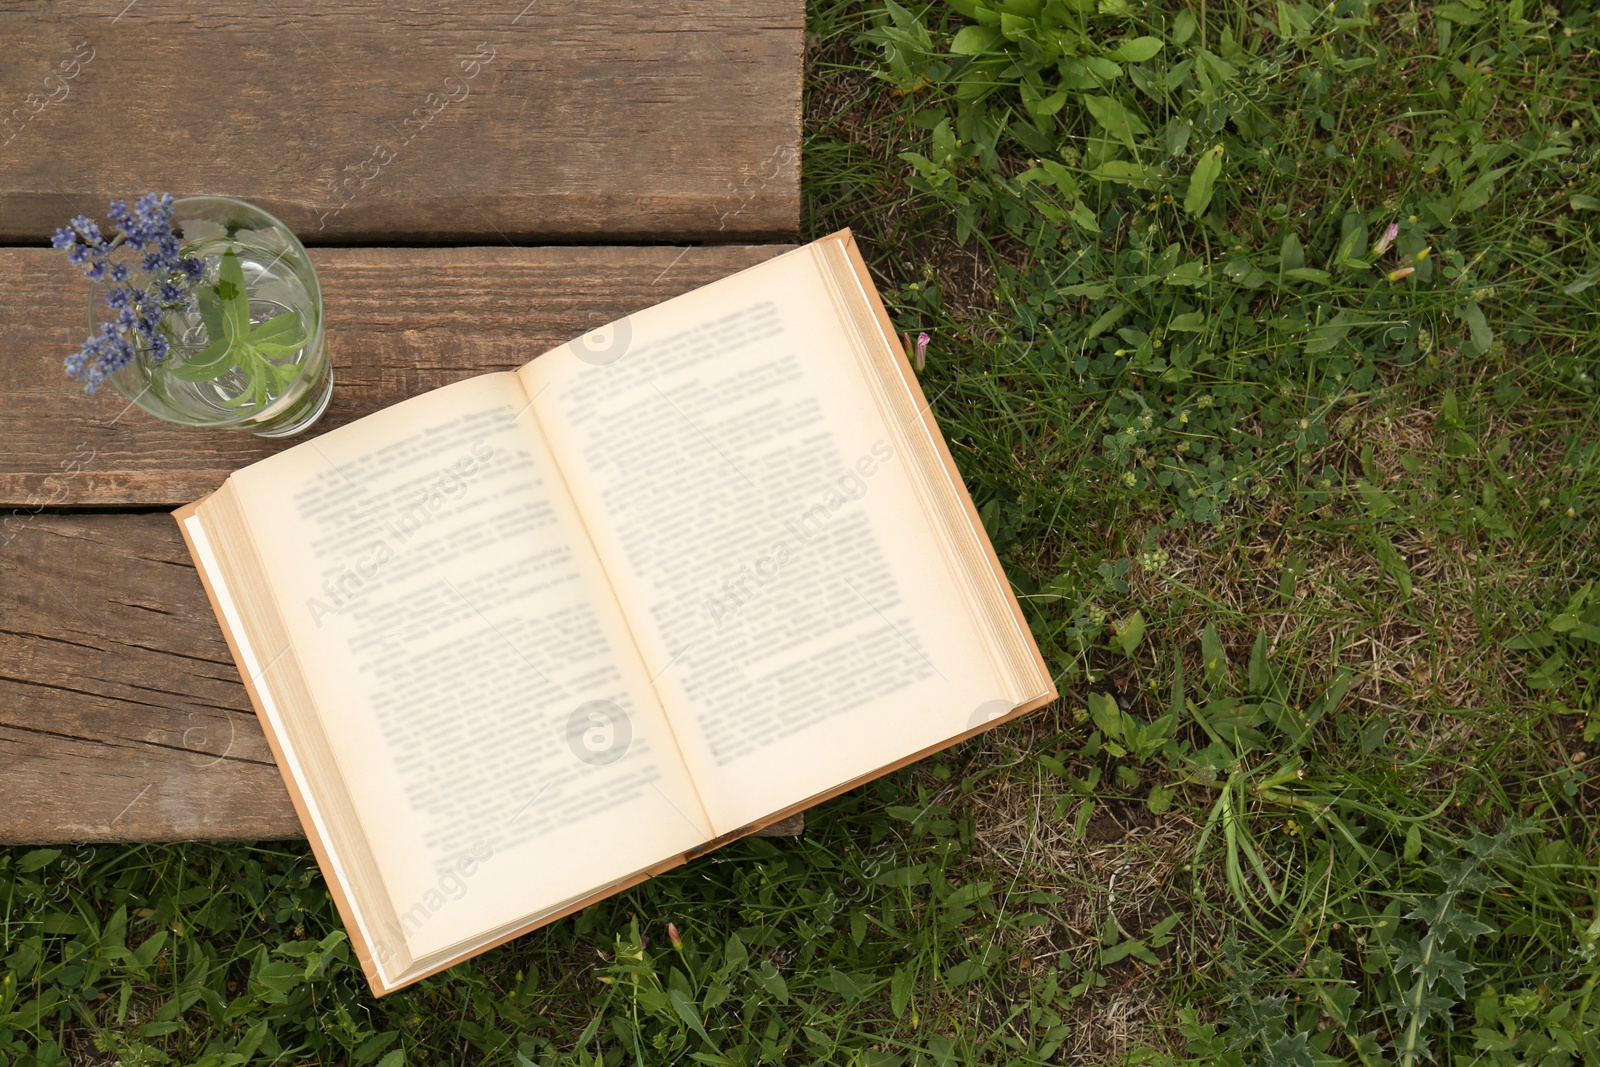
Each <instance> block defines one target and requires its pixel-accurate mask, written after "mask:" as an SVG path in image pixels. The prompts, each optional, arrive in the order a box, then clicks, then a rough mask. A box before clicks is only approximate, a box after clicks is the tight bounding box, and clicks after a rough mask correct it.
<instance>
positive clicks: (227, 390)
mask: <svg viewBox="0 0 1600 1067" xmlns="http://www.w3.org/2000/svg"><path fill="white" fill-rule="evenodd" d="M172 224H173V228H174V229H175V230H177V231H178V233H179V234H180V235H181V237H182V241H183V252H184V254H185V255H189V256H195V257H197V258H199V259H202V260H204V261H205V264H206V274H205V279H204V281H203V282H202V283H201V284H202V285H216V284H217V280H218V276H219V273H220V271H221V269H222V262H223V257H224V255H225V254H226V253H228V252H232V253H234V254H235V255H236V256H237V257H238V260H239V266H240V267H241V268H242V270H243V274H244V288H245V293H246V294H247V296H248V297H249V302H250V325H251V326H252V327H255V326H259V325H261V324H262V323H264V322H267V321H268V320H270V319H274V318H277V317H279V316H282V315H284V314H293V315H294V316H296V319H297V321H298V324H299V331H298V333H296V334H294V335H293V336H296V337H298V338H303V343H301V344H300V345H299V348H298V350H297V351H294V352H292V353H290V354H284V355H280V356H275V357H273V358H270V359H268V358H266V357H264V356H260V355H256V354H253V353H251V354H248V356H247V357H246V358H245V359H244V360H243V361H242V362H238V363H233V364H231V365H229V366H227V367H225V368H223V369H221V371H220V373H217V374H215V375H213V376H206V377H202V379H201V380H199V381H193V380H190V378H192V377H193V376H194V375H193V374H192V373H191V374H190V376H189V377H185V376H184V375H183V373H182V368H183V367H184V366H186V365H188V364H189V363H190V361H191V360H193V359H194V358H195V357H196V356H198V355H199V354H200V353H201V352H202V351H204V350H205V348H206V347H207V346H208V345H209V344H210V343H211V341H212V340H214V338H212V337H211V336H210V335H209V332H208V330H207V329H206V324H205V322H204V321H203V320H202V318H201V315H200V313H199V311H198V310H195V311H190V312H182V311H171V312H168V313H167V317H166V319H165V320H164V323H163V331H164V332H165V334H166V336H167V338H168V340H169V342H170V343H171V351H170V352H169V354H168V355H167V356H166V358H165V359H163V360H161V361H160V362H159V363H158V362H156V361H155V360H153V359H152V358H151V355H150V353H149V351H148V350H146V349H140V350H139V351H138V352H137V354H136V355H135V357H134V359H133V360H132V361H130V362H129V363H128V364H127V365H126V366H124V367H123V368H121V369H120V370H118V371H116V372H115V373H113V374H112V375H111V376H110V381H111V383H112V384H113V385H115V386H116V387H117V390H118V391H119V392H121V393H122V395H123V396H125V397H127V398H128V399H129V400H130V401H132V402H133V403H134V404H137V405H138V406H139V407H141V408H143V409H144V410H145V411H148V412H149V413H150V414H152V415H154V416H156V417H157V418H161V419H165V420H167V421H168V422H174V423H178V424H180V425H184V426H204V427H213V428H217V429H230V430H246V431H248V432H250V433H253V434H256V435H257V436H259V437H289V436H291V435H293V434H297V433H299V432H300V431H302V430H304V429H305V428H306V427H308V426H310V425H311V424H312V423H314V422H316V421H317V419H318V418H319V417H320V416H321V415H322V413H323V411H325V410H326V409H327V407H328V400H329V398H330V397H331V396H332V395H333V366H332V364H331V363H330V361H329V359H328V341H327V336H326V335H325V333H324V331H323V323H322V286H321V284H320V283H319V282H318V281H317V270H316V268H315V267H314V266H312V264H311V257H310V256H309V255H308V254H307V253H306V249H305V246H304V245H302V244H301V243H300V241H299V239H298V238H296V237H295V235H294V234H293V233H292V232H290V230H289V228H288V227H287V226H285V225H284V224H283V223H281V222H279V221H278V220H277V219H276V218H274V217H273V216H271V215H269V214H268V213H267V212H265V211H263V210H261V209H260V208H258V207H256V206H255V205H254V204H247V203H245V202H244V201H243V200H234V199H232V198H231V197H226V196H187V197H184V198H183V199H181V200H178V201H176V202H175V203H174V205H173V217H172ZM101 290H102V287H101V286H100V285H93V286H91V288H90V294H89V333H90V336H93V335H95V334H96V333H98V332H99V329H100V324H101V322H103V321H105V320H106V319H107V318H109V317H110V316H112V315H114V314H115V312H113V311H112V310H111V309H110V308H109V307H108V306H107V305H106V302H105V300H104V298H103V296H102V295H101ZM291 343H293V342H291ZM199 366H200V365H196V367H197V368H198V367H199ZM200 373H201V374H202V375H204V373H205V372H204V371H203V370H202V371H200Z"/></svg>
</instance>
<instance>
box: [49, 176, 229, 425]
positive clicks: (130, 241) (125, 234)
mask: <svg viewBox="0 0 1600 1067" xmlns="http://www.w3.org/2000/svg"><path fill="white" fill-rule="evenodd" d="M173 203H174V202H173V199H172V197H171V196H170V195H169V194H167V193H159V194H158V193H147V194H145V195H144V196H141V197H140V198H139V199H138V200H136V201H134V205H133V207H132V208H131V209H130V208H129V207H128V204H127V201H125V200H113V201H111V204H110V207H109V209H108V210H107V212H106V215H107V217H108V218H109V219H110V220H111V224H112V225H113V226H115V227H116V229H117V236H116V238H115V239H113V240H110V241H108V240H106V238H105V236H104V235H103V234H102V233H101V232H100V227H99V226H98V225H97V224H96V223H95V221H94V220H93V219H91V218H89V217H88V216H85V215H75V216H73V218H71V219H70V220H68V222H67V225H66V226H63V227H62V228H61V229H59V230H57V231H56V232H55V234H54V235H53V236H52V237H51V239H50V244H51V245H52V246H53V247H55V248H57V249H60V250H62V251H64V252H66V254H67V261H68V262H70V263H71V264H72V265H73V266H75V267H78V268H79V269H81V270H82V271H83V273H84V275H85V276H86V277H87V278H89V279H90V280H91V281H96V282H99V281H103V280H105V279H106V278H108V277H109V278H110V280H111V282H112V283H113V284H112V285H111V286H110V287H109V288H107V290H106V304H107V306H109V307H110V308H111V309H112V310H113V311H114V312H116V314H115V316H114V317H113V318H111V319H109V320H107V321H106V322H103V323H101V326H100V332H99V334H97V335H95V336H91V337H90V338H89V339H88V340H86V341H84V343H83V347H82V348H81V349H79V350H78V351H77V352H76V353H74V354H73V355H71V356H68V357H67V359H66V361H65V364H64V365H65V367H66V371H67V373H68V374H70V375H72V376H73V377H74V378H77V379H79V380H81V381H82V382H83V387H84V390H85V391H86V392H89V393H93V392H94V391H95V388H96V387H97V386H99V385H100V384H101V383H102V382H104V381H105V379H106V378H107V377H108V376H110V375H112V374H115V373H116V372H117V371H118V370H120V369H121V368H123V367H125V366H127V365H128V363H129V362H130V361H131V360H132V359H133V358H134V356H135V354H136V353H137V352H138V351H140V350H141V349H142V350H143V351H145V352H146V353H148V354H149V356H150V359H151V361H152V362H156V363H160V362H161V361H162V360H164V359H165V358H166V357H167V354H168V352H169V351H170V349H171V342H170V341H169V340H168V338H167V337H166V336H165V335H164V334H163V333H162V320H163V319H164V318H165V317H166V315H167V313H168V312H169V311H175V310H184V311H188V310H192V309H193V306H194V288H195V286H196V285H198V284H199V283H200V281H201V280H202V279H203V278H204V277H205V263H204V262H203V261H202V260H199V259H196V258H194V257H192V256H184V255H183V244H182V242H181V241H180V240H179V238H178V235H177V234H176V233H174V232H173V230H172V212H173ZM123 246H126V247H127V248H129V249H131V250H133V251H135V252H143V253H144V255H143V256H141V257H140V259H139V267H140V269H141V270H142V271H143V272H144V275H145V277H143V278H141V279H139V280H138V281H137V283H135V284H130V282H133V281H134V279H133V270H132V268H131V267H130V266H129V265H128V264H127V263H124V262H117V263H112V262H111V256H112V254H113V253H114V252H116V250H117V249H118V248H121V247H123Z"/></svg>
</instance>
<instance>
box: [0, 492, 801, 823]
mask: <svg viewBox="0 0 1600 1067" xmlns="http://www.w3.org/2000/svg"><path fill="white" fill-rule="evenodd" d="M3 560H4V579H3V580H0V768H3V773H0V842H3V843H9V844H35V843H56V842H64V841H172V840H181V839H188V838H202V839H226V838H234V839H258V840H260V839H270V838H290V837H301V836H304V835H303V834H302V833H301V830H300V823H299V820H298V819H297V818H296V817H295V812H294V808H293V807H292V806H291V805H290V803H289V795H288V793H287V792H286V791H285V789H284V786H283V779H282V778H281V777H280V776H279V774H278V769H277V767H276V766H275V765H274V763H273V760H272V752H271V750H270V749H269V748H268V747H267V743H266V740H265V738H263V737H262V734H261V727H260V725H259V724H258V723H257V721H256V717H255V714H254V712H253V711H252V710H251V708H250V701H249V698H248V697H246V696H245V691H244V686H243V685H241V684H240V681H239V674H238V671H237V670H236V669H235V668H234V665H233V659H232V657H231V656H230V655H229V654H228V646H227V644H226V642H224V641H223V639H222V631H221V630H220V629H218V627H217V621H216V617H215V616H214V615H213V614H212V612H211V605H210V604H209V603H207V601H206V595H205V591H204V590H203V589H202V588H201V586H200V579H199V577H198V576H197V575H196V574H195V571H194V567H193V565H192V564H191V562H190V560H189V552H188V550H187V549H186V548H185V547H184V544H183V539H182V538H181V537H180V536H179V534H178V526H177V523H175V522H174V521H173V520H172V517H171V516H170V515H166V514H160V513H157V514H142V515H140V514H121V515H117V514H111V515H106V514H98V515H94V514H90V515H59V514H40V515H35V516H32V517H31V518H29V519H28V521H27V522H25V523H24V524H23V525H22V526H20V527H19V528H17V529H16V530H15V531H14V536H13V538H12V540H11V542H10V544H8V545H7V546H6V548H5V552H4V556H3ZM800 825H803V822H802V823H800ZM799 831H800V826H797V825H795V823H794V822H793V821H792V820H791V821H790V822H788V823H786V824H778V825H774V826H772V827H768V828H767V829H766V830H765V831H763V833H765V834H767V835H769V836H771V835H780V834H794V833H798V832H799Z"/></svg>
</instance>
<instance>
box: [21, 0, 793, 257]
mask: <svg viewBox="0 0 1600 1067" xmlns="http://www.w3.org/2000/svg"><path fill="white" fill-rule="evenodd" d="M119 12H121V13H120V14H119ZM803 26H804V18H803V4H802V0H694V2H693V3H682V4H675V5H668V4H646V5H635V4H629V3H621V2H616V0H602V2H598V3H597V2H594V0H535V2H532V3H529V2H527V0H510V2H508V3H505V4H488V3H484V2H482V0H473V2H467V3H462V2H456V3H443V2H439V0H435V2H433V3H430V4H422V5H406V4H400V3H398V2H393V0H353V2H348V3H340V4H337V5H333V4H319V3H316V2H315V0H268V2H266V3H258V2H246V0H216V2H214V3H207V4H194V3H190V2H187V0H138V2H136V3H133V4H125V3H124V2H122V0H116V2H111V3H107V4H93V5H91V4H54V3H42V2H32V3H28V2H25V3H20V4H6V5H4V6H3V7H0V41H4V42H5V53H6V54H5V63H4V66H3V67H0V142H3V146H0V243H31V242H37V241H42V240H44V239H46V238H48V236H49V234H50V233H51V232H52V231H53V230H54V229H55V227H57V226H59V225H61V224H62V222H63V221H64V220H65V219H66V218H67V217H68V216H70V215H72V214H73V213H75V212H78V211H83V212H85V213H88V214H91V215H96V216H98V215H99V214H100V213H101V212H103V211H104V210H105V207H106V203H107V201H108V200H110V199H111V198H113V197H129V198H131V197H132V196H135V195H138V194H139V193H142V192H146V191H149V190H152V189H155V190H167V191H170V192H171V193H172V194H173V195H174V196H183V195H193V194H199V193H212V194H225V195H231V196H238V197H240V198H242V199H247V200H250V201H252V202H255V203H258V204H260V205H261V206H262V207H265V208H266V209H267V210H269V211H271V212H273V213H274V214H276V215H278V216H279V217H280V218H282V219H283V220H284V221H285V222H287V223H288V224H289V226H290V228H291V229H293V230H294V231H295V232H296V233H298V234H300V236H301V237H302V238H303V239H305V240H306V241H307V243H312V244H327V243H334V244H359V243H363V242H378V243H382V242H391V241H405V242H421V243H447V242H450V243H487V242H488V241H499V240H502V239H508V240H512V241H518V242H531V241H550V240H591V241H592V240H595V239H597V238H604V239H606V240H624V239H645V240H653V241H659V240H666V239H672V238H675V237H676V238H699V239H710V240H748V239H750V238H759V239H781V238H784V237H793V236H794V235H795V234H796V233H797V232H798V229H799V147H800V87H801V57H802V50H803V42H804V30H803ZM69 75H70V76H69Z"/></svg>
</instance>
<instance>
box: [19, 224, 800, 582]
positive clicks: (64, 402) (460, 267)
mask: <svg viewBox="0 0 1600 1067" xmlns="http://www.w3.org/2000/svg"><path fill="white" fill-rule="evenodd" d="M788 247H789V246H785V245H757V246H740V245H713V246H698V247H692V246H684V247H671V246H665V247H654V248H650V247H599V248H596V247H559V246H558V247H545V248H507V247H499V248H494V247H490V248H434V249H418V248H410V249H402V248H389V249H375V248H318V249H314V250H312V259H313V260H314V261H315V263H316V265H317V271H318V273H319V275H320V276H321V279H322V287H323V295H324V299H325V304H326V309H327V323H328V338H329V345H330V347H331V351H332V354H333V361H334V391H333V402H332V404H331V406H330V407H329V409H328V412H327V414H326V415H324V416H323V418H322V420H321V421H320V422H319V423H318V424H317V426H316V432H322V431H325V430H328V429H331V428H333V427H335V426H338V425H341V424H343V423H345V422H348V421H350V420H351V419H354V418H358V417H359V416H362V415H366V414H369V413H371V412H373V411H377V410H379V409H381V408H384V407H387V406H389V405H390V404H394V403H396V402H398V401H400V400H404V399H405V398H407V397H410V396H415V395H416V394H418V393H421V392H425V391H427V390H429V389H434V388H437V387H438V386H441V385H447V384H449V383H450V382H453V381H456V380H458V379H461V378H467V377H471V376H472V375H474V374H481V373H484V372H486V371H493V370H509V369H511V368H513V367H517V366H520V365H522V364H523V363H526V362H527V361H528V360H530V359H532V358H533V357H534V356H536V355H538V354H539V353H540V352H543V351H546V350H548V349H550V348H553V347H555V346H556V345H559V344H562V343H564V342H566V341H569V340H571V339H572V338H573V337H576V336H578V335H580V334H582V333H584V332H586V331H588V330H592V329H594V328H595V327H597V326H601V325H604V324H605V323H607V322H610V321H612V320H613V319H616V318H620V317H621V316H623V315H626V314H627V313H629V312H631V311H637V310H639V309H641V308H644V307H648V306H650V305H652V304H656V303H659V302H660V301H662V300H665V299H667V298H668V297H672V296H676V295H678V294H679V293H682V292H686V291H687V290H690V289H693V288H696V287H697V286H701V285H704V284H706V283H707V282H710V281H714V280H716V279H717V278H720V277H723V276H725V275H728V274H731V273H733V272H735V271H737V270H740V269H743V268H744V267H748V266H753V265H754V264H756V263H759V262H761V261H762V260H764V259H767V258H769V257H771V256H773V255H776V254H778V253H779V252H782V251H785V250H786V249H787V248H788ZM60 260H61V253H59V252H57V251H55V250H53V249H21V248H10V249H0V292H4V293H5V294H6V299H5V300H4V301H0V427H4V442H3V444H0V508H22V509H30V510H31V509H35V508H39V507H45V506H55V507H77V506H85V505H94V506H101V505H127V504H142V505H161V506H173V507H176V506H178V505H180V504H186V503H188V502H189V501H191V500H195V499H197V498H199V497H201V496H203V495H205V494H206V493H209V492H211V491H212V490H213V489H215V488H216V487H217V486H219V485H221V484H222V480H223V479H224V478H226V477H227V476H228V474H229V473H230V472H231V471H233V470H236V469H237V468H239V467H242V466H244V465H246V464H248V463H253V462H255V461H256V460H258V459H261V458H262V457H264V456H267V455H270V454H271V453H273V452H276V451H280V450H282V449H284V448H287V447H290V446H292V445H294V444H295V443H296V442H297V441H299V440H301V438H292V439H290V440H288V441H280V442H268V441H264V440H262V439H261V438H257V437H252V436H250V435H249V434H244V433H238V432H228V431H217V430H193V429H182V428H179V427H175V426H172V425H170V424H168V423H165V422H162V421H160V420H158V419H156V418H154V417H153V416H150V415H147V414H145V413H144V412H143V411H141V410H139V409H138V408H133V409H131V410H130V409H129V407H128V402H127V401H126V400H125V399H123V397H122V396H121V394H119V393H117V391H116V390H115V389H112V388H111V387H109V386H107V387H105V388H104V389H102V390H101V391H100V393H99V394H98V395H96V396H94V397H86V396H84V395H83V393H82V391H81V390H80V389H78V388H77V387H76V386H75V385H74V384H73V383H72V382H71V381H70V380H69V379H68V378H67V377H66V376H65V375H64V374H63V373H62V371H61V359H62V358H63V357H64V356H66V355H67V354H68V353H69V352H71V351H73V350H74V349H75V348H76V347H77V346H78V345H79V344H81V343H82V342H83V335H84V334H85V332H86V325H85V323H86V321H87V307H88V289H89V287H88V283H87V282H86V281H84V279H83V278H82V277H81V276H75V275H74V274H73V273H72V272H71V270H70V269H68V268H66V267H65V266H64V265H63V264H62V262H60ZM12 521H13V522H14V521H15V520H14V519H13V520H12ZM5 526H6V522H5V520H3V519H0V531H3V530H4V528H5ZM5 540H6V535H5V533H4V532H0V545H4V543H5ZM8 567H9V564H8V562H7V560H6V558H5V557H4V556H0V573H4V572H5V571H6V569H8Z"/></svg>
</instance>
